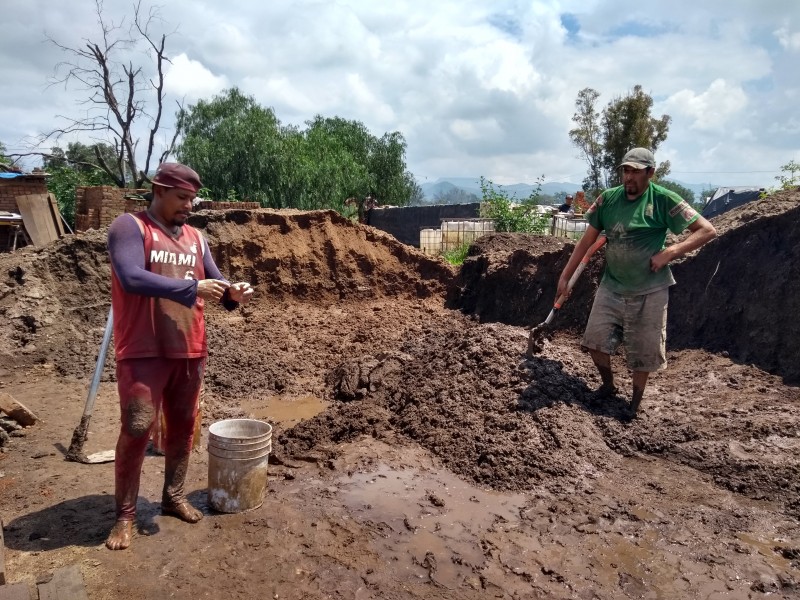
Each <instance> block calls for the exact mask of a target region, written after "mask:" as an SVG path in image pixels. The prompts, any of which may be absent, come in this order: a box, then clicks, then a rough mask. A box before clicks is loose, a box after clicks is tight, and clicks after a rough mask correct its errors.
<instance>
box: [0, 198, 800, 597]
mask: <svg viewBox="0 0 800 600" xmlns="http://www.w3.org/2000/svg"><path fill="white" fill-rule="evenodd" d="M798 221H800V193H798V192H784V193H782V194H780V195H778V196H776V197H773V198H771V199H769V200H764V201H759V202H756V203H752V204H750V205H748V206H745V207H742V208H739V209H736V210H735V211H731V212H730V213H727V214H725V215H722V216H721V217H719V218H718V219H717V220H716V221H715V225H716V226H717V227H718V230H719V231H720V236H719V238H718V239H717V240H715V241H714V242H712V243H711V244H709V245H708V246H706V247H705V248H703V249H702V250H700V251H698V252H697V253H695V255H693V256H691V257H688V258H686V259H685V260H683V261H681V262H680V263H679V264H676V265H675V266H674V272H675V275H676V279H677V280H678V285H677V286H674V287H673V288H672V290H671V299H670V302H671V313H670V321H669V338H668V345H669V360H670V363H669V366H668V368H667V369H666V370H665V371H662V372H660V373H658V374H656V375H655V376H654V377H653V378H652V379H651V383H650V385H649V387H648V389H647V392H646V394H645V399H644V402H643V411H642V413H641V416H640V417H639V418H637V419H636V420H634V421H632V422H628V421H627V420H626V419H625V414H626V406H627V397H628V396H629V394H630V380H629V378H628V377H627V375H626V372H625V368H624V357H617V358H615V362H614V365H615V369H616V370H617V372H618V374H619V378H620V382H621V383H622V389H623V393H624V396H623V397H619V398H615V399H612V400H610V401H607V402H603V403H599V402H596V401H595V400H594V397H593V395H592V393H591V391H592V389H593V388H595V387H596V386H597V385H598V383H599V381H598V378H597V376H596V374H595V372H594V369H593V367H592V365H591V361H590V359H589V358H588V356H586V355H584V354H583V353H581V351H580V349H579V336H578V334H579V332H580V329H581V327H582V325H583V324H584V323H585V319H586V317H587V315H588V308H589V306H590V303H591V298H592V296H593V293H594V290H595V289H596V285H597V283H598V281H599V278H600V275H601V272H602V267H603V264H602V256H598V257H596V259H594V260H593V262H592V264H591V265H590V268H589V269H588V270H587V273H585V274H584V276H583V278H582V279H581V281H580V282H579V283H578V285H577V286H576V288H575V291H574V293H573V296H572V297H571V299H570V301H569V302H568V303H567V305H565V307H564V308H563V309H562V310H561V312H560V313H559V315H558V317H557V321H556V322H555V323H554V325H555V328H554V335H553V336H552V338H551V339H550V340H549V341H548V342H547V343H546V344H545V347H544V349H543V351H542V353H541V354H540V355H537V356H536V357H534V358H533V359H530V360H528V359H526V357H525V355H524V351H525V347H526V339H527V327H530V326H531V325H534V324H536V323H538V322H540V321H541V320H543V319H544V317H545V316H546V315H547V313H548V312H549V310H550V304H551V302H552V299H553V296H554V294H555V283H556V278H557V274H558V272H559V271H560V269H561V268H562V267H563V265H564V264H565V262H566V260H567V258H568V254H569V251H570V250H571V248H572V245H571V244H570V243H567V242H565V241H562V240H555V239H552V238H537V237H527V236H518V235H508V234H497V235H495V236H491V237H486V238H482V239H481V240H479V241H478V242H477V243H476V244H475V245H474V246H473V247H472V248H471V250H470V256H469V258H468V259H467V261H466V262H465V264H464V266H463V268H461V269H459V270H456V269H453V268H451V267H449V266H448V265H446V264H445V263H443V262H441V261H439V260H436V259H431V258H428V257H425V256H423V255H422V254H420V253H418V252H416V251H414V250H413V249H409V248H408V247H405V246H403V245H401V244H399V243H397V242H396V241H395V240H394V239H393V238H391V237H390V236H387V235H384V234H382V233H381V232H378V231H376V230H374V229H371V228H368V227H364V226H360V225H355V224H352V223H350V222H349V221H346V220H344V219H342V218H340V217H338V216H337V215H336V214H335V213H328V212H314V213H296V212H270V211H253V212H248V211H227V212H214V213H212V212H202V213H199V214H197V215H194V216H193V217H192V222H193V224H195V225H197V226H199V227H203V228H204V229H205V232H206V234H207V236H208V237H209V240H210V242H211V245H212V249H213V252H214V254H215V258H216V259H217V261H218V264H219V265H220V267H221V268H222V270H223V272H225V273H227V274H229V275H230V276H231V277H232V278H234V279H247V280H249V281H251V282H252V283H253V284H254V285H256V286H257V290H258V292H257V295H256V297H255V299H254V301H253V303H252V304H251V305H250V306H248V307H245V308H243V309H240V310H237V311H236V312H233V313H226V312H224V311H221V310H215V309H212V310H209V311H208V314H207V321H208V325H209V340H210V345H211V357H210V359H209V368H208V372H207V376H206V394H205V397H204V403H203V407H202V411H203V438H202V441H201V443H200V445H199V446H198V448H197V450H196V452H195V453H194V454H193V462H192V465H191V468H190V472H189V479H188V485H187V487H188V489H189V490H190V491H191V495H190V499H191V500H192V502H193V503H195V504H196V505H197V506H199V507H201V508H203V510H204V511H205V512H206V518H205V519H204V520H203V521H201V522H200V523H199V524H197V525H188V524H185V523H182V522H180V521H177V520H176V519H174V518H170V517H164V516H161V515H160V514H159V510H158V504H157V501H158V499H159V497H160V496H159V493H160V487H161V483H162V478H163V459H162V458H160V457H158V456H156V455H152V456H149V457H148V458H147V459H146V461H145V466H144V473H143V479H142V489H141V492H140V498H139V505H138V509H139V532H138V535H137V536H136V537H135V539H134V541H133V545H132V546H131V548H130V549H129V550H126V551H122V552H110V551H108V550H106V549H105V547H104V546H103V541H104V539H105V536H106V534H107V532H108V530H109V528H110V527H111V525H112V523H113V518H114V509H113V496H112V493H113V465H111V464H103V465H82V464H77V463H70V462H65V461H64V459H63V450H64V446H67V445H69V441H70V437H71V435H72V431H73V429H74V428H75V427H76V426H77V424H78V422H79V420H80V416H81V412H82V410H83V406H84V402H85V398H86V393H87V389H88V383H89V380H90V378H91V374H92V370H93V367H94V362H95V359H96V356H97V350H98V348H99V345H100V339H101V337H102V332H103V327H104V324H105V319H106V315H107V312H108V307H109V298H108V293H109V291H108V290H109V283H108V265H107V256H106V254H105V248H104V234H105V232H90V233H87V234H82V235H80V236H71V237H69V238H67V239H65V240H62V241H59V242H56V243H55V244H53V245H52V246H50V247H47V248H44V249H40V250H24V251H22V252H17V253H14V254H13V255H2V256H0V317H2V319H3V324H2V325H0V361H1V362H0V382H1V383H0V391H4V392H7V393H10V394H12V395H13V396H14V397H15V398H17V399H18V400H20V401H21V402H23V403H24V404H26V405H27V406H28V407H30V408H31V409H33V410H34V411H35V412H37V413H38V414H39V416H40V417H41V419H42V420H41V423H40V424H38V425H36V426H34V427H31V428H28V429H26V430H24V431H22V432H18V433H17V434H14V435H13V436H12V437H11V438H10V440H9V441H8V443H6V444H5V446H4V447H3V449H2V450H3V452H2V454H0V517H2V519H3V521H4V524H5V527H4V534H5V543H6V573H7V578H8V579H9V581H11V582H26V583H28V584H29V585H30V586H31V587H32V588H33V586H34V584H35V582H36V581H37V578H41V577H42V576H46V574H47V573H48V572H50V571H52V570H53V569H54V568H56V567H59V566H64V565H70V564H78V565H80V568H81V572H82V574H83V577H84V581H85V582H86V586H87V590H88V592H89V597H90V598H92V599H100V598H114V599H139V598H142V599H143V598H202V597H216V598H232V599H238V598H252V597H264V598H389V599H416V598H486V597H489V598H580V599H584V598H585V599H595V598H597V599H606V598H608V599H611V598H710V599H717V598H762V597H770V598H776V597H777V598H782V597H785V598H790V597H797V596H798V595H800V570H799V569H800V526H799V525H798V517H799V516H800V480H799V479H798V471H799V468H798V467H799V465H800V417H798V411H797V406H798V400H800V390H799V389H798V387H797V384H798V382H799V381H800V366H799V365H800V360H799V357H800V348H798V345H799V344H800V342H799V341H798V340H799V339H800V331H798V324H797V320H796V319H794V318H793V315H795V314H798V310H800V293H798V292H799V291H800V290H798V287H800V283H799V282H800V277H798V275H800V273H798V269H800V266H798V265H800V256H798V253H800V250H798V248H800V243H798V242H800V240H798V234H799V233H800V232H799V231H798ZM232 416H251V417H254V418H259V419H264V420H267V421H270V422H271V423H272V424H273V425H274V426H275V433H274V437H273V451H272V455H271V465H270V481H269V485H268V490H267V493H266V496H265V501H264V504H263V506H261V507H260V508H257V509H254V510H252V511H249V512H246V513H241V514H237V515H220V514H215V513H213V512H212V511H210V510H209V508H208V505H207V500H206V494H205V487H206V481H207V468H208V467H207V465H208V460H207V454H206V451H205V439H206V436H207V433H206V431H207V427H208V425H209V424H210V423H212V422H213V421H215V420H218V419H220V418H225V417H232ZM116 429H117V408H116V395H115V388H114V376H113V359H109V360H108V361H107V363H106V370H105V372H104V376H103V383H102V384H101V387H100V392H99V395H98V400H97V404H96V406H95V410H94V414H93V417H92V421H91V435H90V438H89V440H88V441H87V444H86V450H87V451H88V452H94V451H97V450H104V449H108V448H112V447H113V445H114V443H115V439H116Z"/></svg>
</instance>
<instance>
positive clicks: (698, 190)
mask: <svg viewBox="0 0 800 600" xmlns="http://www.w3.org/2000/svg"><path fill="white" fill-rule="evenodd" d="M665 179H666V180H667V181H673V182H675V183H677V184H678V185H682V186H683V187H685V188H686V189H687V190H691V191H692V192H694V201H695V202H700V201H704V198H701V196H700V195H701V194H702V193H703V192H704V191H706V190H716V189H717V188H718V187H720V186H718V185H717V184H716V183H686V182H685V181H679V180H677V179H673V178H672V177H666V178H665Z"/></svg>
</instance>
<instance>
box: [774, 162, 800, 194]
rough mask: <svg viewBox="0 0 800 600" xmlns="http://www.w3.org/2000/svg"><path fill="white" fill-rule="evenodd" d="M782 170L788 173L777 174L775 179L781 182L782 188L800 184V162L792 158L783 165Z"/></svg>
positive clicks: (785, 188)
mask: <svg viewBox="0 0 800 600" xmlns="http://www.w3.org/2000/svg"><path fill="white" fill-rule="evenodd" d="M781 171H783V172H784V173H788V176H787V175H777V176H776V177H775V179H777V180H778V182H780V184H781V189H783V190H787V189H789V188H791V187H795V186H797V185H800V163H797V162H795V161H793V160H790V161H789V162H788V163H786V164H785V165H783V166H782V167H781Z"/></svg>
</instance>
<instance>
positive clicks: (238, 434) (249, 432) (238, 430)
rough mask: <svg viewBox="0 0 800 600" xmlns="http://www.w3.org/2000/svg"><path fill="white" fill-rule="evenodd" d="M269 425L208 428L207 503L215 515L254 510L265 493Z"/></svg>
mask: <svg viewBox="0 0 800 600" xmlns="http://www.w3.org/2000/svg"><path fill="white" fill-rule="evenodd" d="M271 449H272V425H270V424H269V423H265V422H264V421H257V420H255V419H226V420H224V421H217V422H216V423H214V424H212V425H211V427H209V428H208V503H209V504H210V505H211V507H212V508H213V509H214V510H216V511H219V512H224V513H238V512H243V511H246V510H251V509H253V508H258V507H259V506H261V504H262V503H263V502H264V491H265V490H266V489H267V463H268V461H269V453H270V450H271Z"/></svg>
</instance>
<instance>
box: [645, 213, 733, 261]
mask: <svg viewBox="0 0 800 600" xmlns="http://www.w3.org/2000/svg"><path fill="white" fill-rule="evenodd" d="M689 231H691V233H690V234H689V236H688V237H687V238H686V239H685V240H683V241H682V242H678V243H677V244H672V245H671V246H668V247H667V248H664V249H663V250H662V251H661V252H659V253H658V254H654V255H653V256H652V257H651V258H650V270H651V271H653V272H657V271H660V270H661V269H663V268H664V267H665V266H666V265H667V264H669V263H670V262H671V261H673V260H676V259H678V258H680V257H682V256H685V255H686V254H688V253H689V252H691V251H692V250H697V249H698V248H700V247H702V246H703V245H705V244H707V243H708V242H710V241H711V240H713V239H714V238H715V237H717V230H716V229H714V226H713V225H712V224H711V223H710V222H709V221H708V219H706V218H705V217H702V216H699V217H697V220H696V221H694V222H693V223H692V224H691V225H689Z"/></svg>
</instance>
